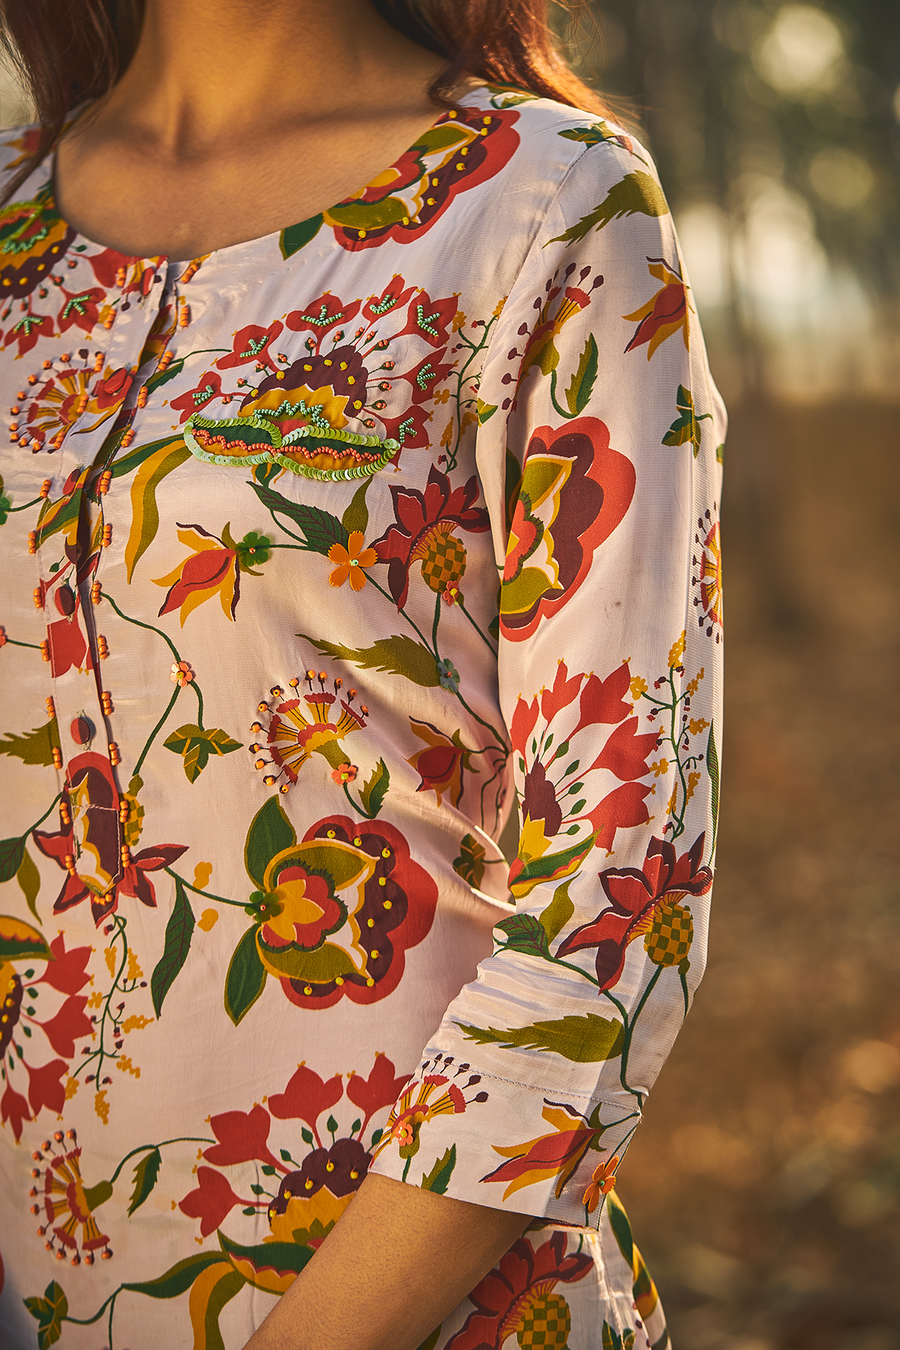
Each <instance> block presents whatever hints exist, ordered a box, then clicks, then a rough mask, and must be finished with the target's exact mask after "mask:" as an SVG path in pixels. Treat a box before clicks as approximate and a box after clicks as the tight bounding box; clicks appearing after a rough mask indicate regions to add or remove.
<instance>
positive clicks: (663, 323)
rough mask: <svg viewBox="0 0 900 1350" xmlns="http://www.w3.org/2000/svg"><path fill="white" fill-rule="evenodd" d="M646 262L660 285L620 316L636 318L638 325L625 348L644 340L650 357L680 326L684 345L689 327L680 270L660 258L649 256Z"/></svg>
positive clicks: (629, 348)
mask: <svg viewBox="0 0 900 1350" xmlns="http://www.w3.org/2000/svg"><path fill="white" fill-rule="evenodd" d="M647 262H648V263H649V265H650V274H651V276H654V277H656V278H657V280H658V281H662V282H663V287H662V289H661V290H659V291H657V292H656V294H655V295H654V296H653V297H652V298H651V299H650V300H648V301H647V303H646V304H645V305H642V306H641V308H640V309H636V310H635V311H634V313H633V314H625V315H623V318H625V319H629V320H631V321H632V322H634V321H635V320H638V326H637V328H636V329H635V331H634V334H633V336H632V338H631V341H630V342H629V343H628V346H627V347H626V348H625V350H626V352H630V351H633V350H634V348H635V347H643V346H644V344H645V343H647V344H649V345H648V346H647V360H648V361H649V360H650V358H651V356H652V355H653V353H654V352H655V351H656V349H657V347H658V346H659V345H660V343H662V342H665V340H666V338H669V337H671V336H672V334H673V333H677V332H678V329H679V328H680V329H681V336H682V337H683V338H684V345H685V347H687V346H688V342H689V327H688V299H687V287H686V286H685V284H684V282H683V281H682V279H681V274H680V273H679V272H678V271H677V270H676V269H675V268H674V267H670V266H669V264H668V263H667V262H666V261H665V259H663V258H648V259H647Z"/></svg>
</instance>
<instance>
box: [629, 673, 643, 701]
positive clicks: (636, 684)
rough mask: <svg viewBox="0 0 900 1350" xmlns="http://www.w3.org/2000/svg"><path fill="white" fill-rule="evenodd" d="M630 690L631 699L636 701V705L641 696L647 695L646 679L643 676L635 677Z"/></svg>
mask: <svg viewBox="0 0 900 1350" xmlns="http://www.w3.org/2000/svg"><path fill="white" fill-rule="evenodd" d="M630 688H631V697H632V698H633V699H634V701H635V703H636V702H637V700H638V699H639V698H640V696H641V694H646V692H647V681H646V680H645V679H644V677H643V675H635V677H634V679H633V680H632V681H631V685H630Z"/></svg>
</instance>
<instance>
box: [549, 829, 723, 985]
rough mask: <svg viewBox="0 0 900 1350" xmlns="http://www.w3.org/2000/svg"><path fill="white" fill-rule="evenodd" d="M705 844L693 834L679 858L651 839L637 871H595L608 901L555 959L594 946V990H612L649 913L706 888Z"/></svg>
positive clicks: (709, 883)
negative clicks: (642, 862)
mask: <svg viewBox="0 0 900 1350" xmlns="http://www.w3.org/2000/svg"><path fill="white" fill-rule="evenodd" d="M705 840H706V835H705V834H701V835H699V836H698V838H697V839H696V840H695V841H694V844H693V846H692V847H691V848H690V849H689V851H688V852H687V853H683V854H682V855H681V857H680V858H679V857H677V856H676V853H675V847H674V845H673V844H671V843H670V842H669V841H668V840H667V839H657V838H656V837H655V836H654V837H653V838H652V839H651V840H650V843H649V845H648V846H647V856H646V858H645V859H644V864H643V867H642V868H641V870H640V871H638V870H637V868H634V867H621V868H620V867H608V868H607V869H606V870H605V871H603V872H601V873H600V874H599V876H600V884H601V885H602V887H603V889H604V891H605V892H606V894H607V896H608V897H609V900H610V906H609V908H608V909H604V910H602V911H601V913H600V914H598V916H597V918H596V919H592V920H591V921H590V922H589V923H586V924H582V926H581V927H580V928H576V930H575V932H574V933H570V934H569V936H568V937H567V938H566V939H565V940H564V941H563V942H562V943H561V945H560V947H559V949H558V951H557V953H556V954H557V956H568V955H569V954H570V953H571V952H580V951H583V950H584V949H585V948H586V947H596V949H597V957H596V970H597V977H598V979H599V981H600V989H601V991H602V990H604V989H610V988H612V986H613V985H614V984H615V983H616V981H617V980H618V978H619V976H620V975H621V973H622V967H623V966H624V964H625V949H626V947H627V946H628V943H629V942H632V941H633V940H634V939H635V938H636V937H638V936H640V934H642V933H644V932H647V931H648V929H649V927H650V925H651V924H652V922H653V916H654V914H655V912H656V911H657V910H658V909H660V908H661V907H662V906H663V905H667V904H668V905H672V904H677V903H678V902H679V901H681V900H683V899H684V897H685V896H686V895H705V894H706V892H707V891H708V890H709V888H710V887H711V886H712V880H713V878H712V872H711V870H710V869H709V867H705V866H701V865H700V859H701V858H702V857H703V849H704V844H705Z"/></svg>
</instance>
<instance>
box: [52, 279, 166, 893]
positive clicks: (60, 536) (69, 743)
mask: <svg viewBox="0 0 900 1350" xmlns="http://www.w3.org/2000/svg"><path fill="white" fill-rule="evenodd" d="M154 281H155V282H156V284H155V285H154V286H152V288H150V289H149V294H148V295H147V296H141V297H140V299H139V300H134V299H132V300H130V301H127V302H123V304H122V305H121V306H119V307H117V309H116V310H115V319H114V322H113V323H112V325H110V327H109V329H108V330H107V334H104V337H105V339H106V350H105V351H102V352H101V351H100V350H99V349H98V351H97V353H96V356H97V361H96V365H95V369H96V371H97V375H98V377H99V376H100V374H101V372H102V371H103V370H104V369H105V370H107V371H109V370H112V371H113V372H116V371H118V370H120V369H121V370H124V371H127V372H128V373H129V375H130V377H131V388H129V389H128V390H127V393H126V397H125V398H124V399H123V401H122V405H121V407H120V409H119V413H118V417H119V419H120V420H121V415H122V410H123V409H125V410H128V409H129V408H130V412H131V417H133V415H134V408H135V403H136V392H137V391H136V389H135V388H134V376H135V375H136V374H137V367H138V362H139V360H140V353H141V351H142V350H143V347H144V343H145V341H146V338H147V335H148V333H149V331H150V328H151V327H152V324H153V320H154V318H155V316H156V312H157V310H158V308H159V300H160V298H161V296H162V294H163V291H164V289H165V288H164V286H163V285H162V284H161V283H160V278H159V277H158V275H155V276H154ZM154 302H155V303H154ZM126 304H127V308H126ZM107 378H108V377H107ZM86 403H87V401H86ZM88 420H89V419H88V416H87V407H85V408H84V409H83V410H82V411H81V413H80V415H79V418H78V420H77V421H76V423H75V424H74V425H73V426H72V427H71V428H70V430H69V432H68V434H67V435H66V437H65V441H64V443H63V444H62V445H61V446H60V447H59V449H60V451H61V455H60V461H59V462H58V465H56V466H55V467H57V468H58V470H59V471H61V472H62V474H63V475H64V482H65V484H66V487H67V488H68V489H69V491H68V494H67V495H66V496H64V498H63V502H62V504H61V505H58V506H57V510H59V511H64V513H65V517H66V523H65V526H64V528H63V530H61V531H59V532H54V533H50V534H46V535H44V534H42V531H41V528H40V526H39V527H38V530H37V531H36V539H35V552H37V553H38V555H39V557H38V561H39V564H40V569H41V585H40V587H39V588H38V590H39V592H40V595H41V598H42V600H43V604H42V606H41V607H42V608H43V610H44V614H45V617H46V619H47V637H46V639H45V642H44V643H42V652H43V654H44V657H45V659H46V660H47V661H48V662H49V664H50V667H51V679H52V687H53V698H52V699H48V708H49V706H50V705H51V704H52V705H53V708H54V712H55V715H56V721H57V728H58V732H59V743H60V751H59V752H57V754H54V763H56V764H57V767H58V768H61V769H62V770H63V773H64V785H63V796H62V799H61V805H60V817H61V820H62V824H63V827H64V828H66V829H70V830H71V846H70V849H69V852H68V855H67V864H66V865H67V867H68V868H69V871H70V872H71V873H72V874H73V875H77V876H78V877H79V878H80V879H81V880H82V881H83V882H85V884H86V885H87V886H88V887H89V888H90V889H91V890H92V891H94V892H96V893H97V894H104V893H105V892H106V891H108V890H109V889H110V888H111V887H112V886H113V885H115V883H116V882H117V881H118V880H120V879H121V876H122V872H123V869H124V867H125V866H127V864H128V861H129V857H128V850H127V848H126V847H125V845H124V843H123V838H122V826H123V823H124V822H123V805H124V803H122V801H121V800H120V794H119V788H118V784H117V782H116V774H115V772H114V769H115V766H116V765H117V764H118V763H119V762H120V755H119V749H118V745H117V743H116V741H115V740H114V739H113V738H112V732H111V724H110V719H111V718H112V716H113V715H114V710H115V709H114V700H113V693H112V691H111V690H108V689H105V688H104V687H103V683H102V677H101V666H100V662H101V661H102V660H103V659H104V658H105V657H106V656H108V655H109V647H108V643H107V639H106V637H105V636H101V635H100V634H98V632H97V623H96V619H95V613H96V606H97V605H98V604H99V603H100V602H101V601H102V581H101V579H100V573H101V570H102V568H101V564H102V558H103V554H104V551H105V550H106V549H107V548H109V547H110V546H111V545H112V542H113V538H112V528H111V526H110V525H109V523H108V522H106V521H104V519H103V516H104V510H103V499H104V496H105V494H106V491H108V489H109V486H110V481H111V474H110V473H109V471H108V470H107V469H106V467H105V466H106V463H108V462H109V460H108V459H107V460H104V459H103V456H104V452H105V451H106V450H107V441H108V439H109V434H110V430H109V424H108V423H107V424H104V425H102V426H98V427H97V429H96V431H95V432H93V434H92V433H91V432H90V431H85V432H84V433H83V434H82V436H81V437H80V438H79V439H75V438H74V437H73V432H78V431H80V430H82V427H81V424H82V423H83V422H84V421H88ZM130 420H131V418H129V421H128V423H127V424H126V426H127V425H130ZM123 432H124V429H122V428H120V429H119V430H117V431H116V432H115V433H114V434H115V441H114V443H113V448H112V450H111V452H110V454H109V459H111V458H112V455H114V454H115V450H116V448H117V447H118V446H120V445H121V442H122V439H123ZM82 447H83V449H82ZM76 456H77V457H78V459H80V460H81V463H78V462H77V460H76ZM82 456H83V458H82ZM85 465H87V466H90V467H85ZM94 466H96V468H99V469H100V472H99V475H98V474H97V472H96V468H95V467H94ZM47 516H49V513H47ZM47 516H45V519H46V518H47ZM35 603H36V604H38V591H36V593H35Z"/></svg>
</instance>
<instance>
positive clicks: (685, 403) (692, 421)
mask: <svg viewBox="0 0 900 1350" xmlns="http://www.w3.org/2000/svg"><path fill="white" fill-rule="evenodd" d="M675 406H676V408H677V409H678V416H677V417H676V418H675V421H674V422H673V423H672V425H671V426H670V427H669V430H668V431H667V432H666V434H665V436H663V439H662V443H663V445H684V443H685V441H689V442H690V443H691V445H692V446H693V447H694V459H696V458H697V456H698V455H699V453H700V437H701V433H702V428H701V426H700V423H701V422H702V421H703V420H704V418H707V417H712V413H701V415H700V416H699V417H698V416H697V414H696V412H695V411H694V399H693V395H692V394H691V391H690V389H687V388H685V386H684V385H683V384H680V385H679V386H678V395H677V397H676V399H675Z"/></svg>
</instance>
